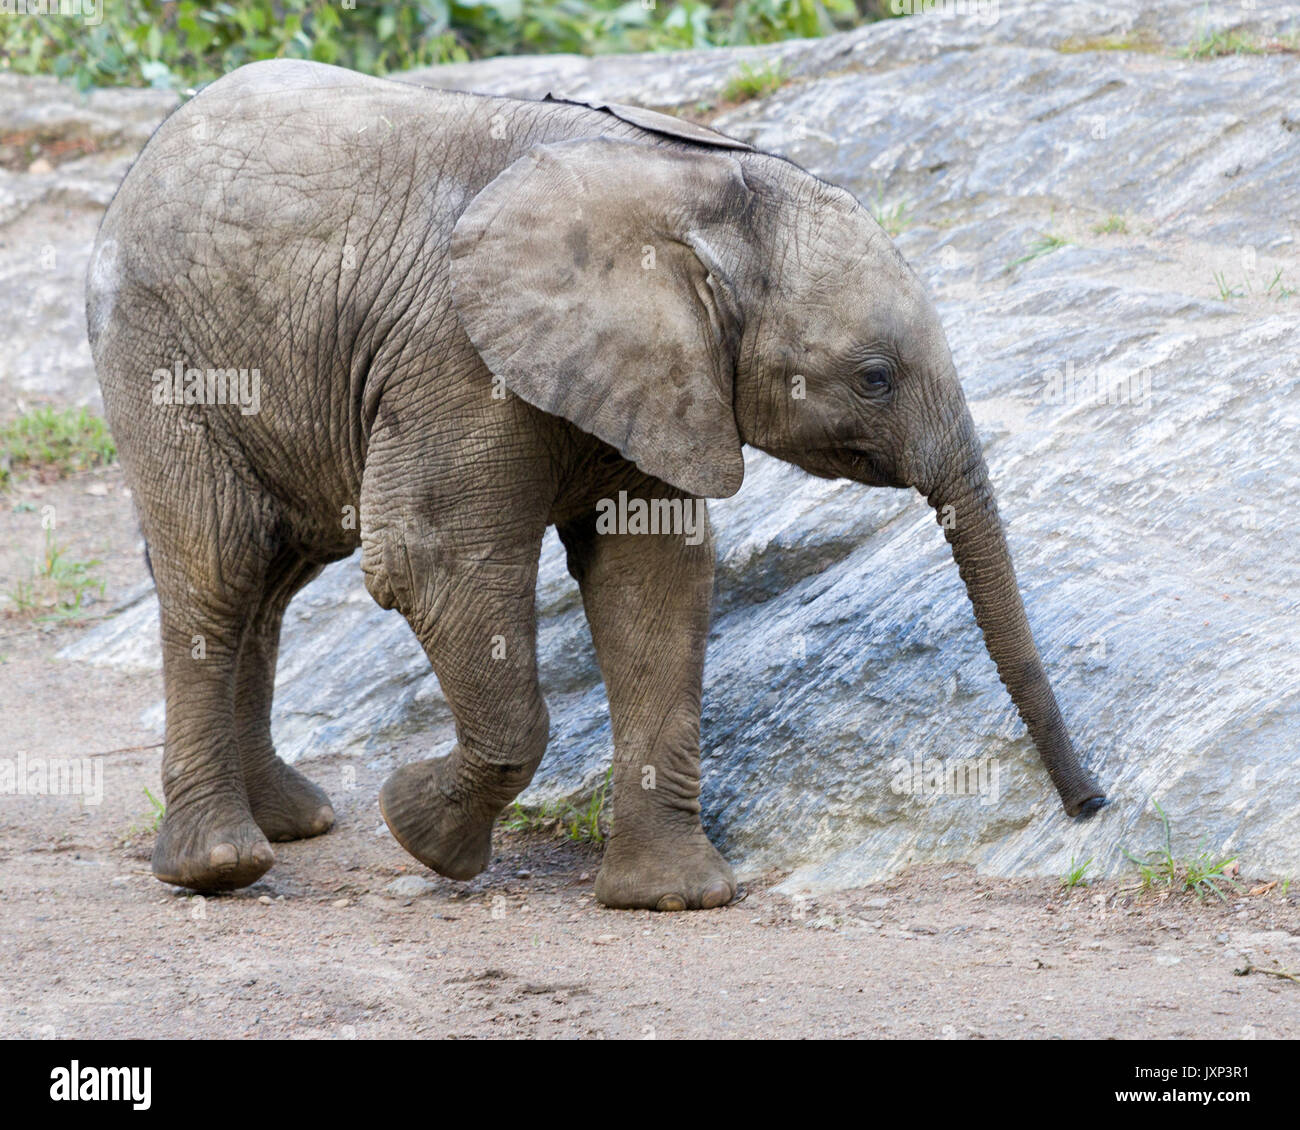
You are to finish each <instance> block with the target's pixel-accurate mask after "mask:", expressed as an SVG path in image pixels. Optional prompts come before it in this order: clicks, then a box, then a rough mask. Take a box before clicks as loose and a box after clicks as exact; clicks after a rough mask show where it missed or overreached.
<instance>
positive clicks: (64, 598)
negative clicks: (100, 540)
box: [9, 527, 104, 621]
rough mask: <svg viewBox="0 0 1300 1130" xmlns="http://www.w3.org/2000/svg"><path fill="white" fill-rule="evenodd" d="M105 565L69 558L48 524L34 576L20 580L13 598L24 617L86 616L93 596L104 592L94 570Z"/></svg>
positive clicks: (99, 595) (13, 592)
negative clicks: (94, 574)
mask: <svg viewBox="0 0 1300 1130" xmlns="http://www.w3.org/2000/svg"><path fill="white" fill-rule="evenodd" d="M101 564H103V563H102V562H101V561H99V560H94V561H71V560H69V559H68V558H67V556H66V555H65V553H64V551H63V550H62V549H61V548H60V547H59V545H58V541H57V539H56V538H55V536H54V531H53V530H52V529H49V528H48V527H47V528H46V530H45V550H44V552H43V553H42V555H41V558H40V559H39V560H38V561H37V562H36V564H35V567H34V568H33V569H32V575H31V577H30V579H28V580H26V581H19V582H18V584H17V585H16V586H15V587H14V588H13V589H12V590H11V591H10V593H9V599H10V600H11V601H12V602H13V605H14V608H15V609H16V610H17V612H18V615H20V616H27V617H33V618H36V619H39V620H45V621H48V620H77V619H82V618H83V616H84V612H85V608H86V605H87V604H89V603H90V598H91V597H92V595H93V596H95V597H103V595H104V582H103V581H102V580H100V579H99V578H98V577H95V576H92V574H91V572H90V571H91V570H92V569H94V568H95V567H96V566H97V565H101ZM41 613H44V615H40V614H41Z"/></svg>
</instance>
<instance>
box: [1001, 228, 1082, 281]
mask: <svg viewBox="0 0 1300 1130" xmlns="http://www.w3.org/2000/svg"><path fill="white" fill-rule="evenodd" d="M1069 245H1070V241H1069V240H1068V239H1066V238H1064V237H1063V236H1059V235H1053V234H1052V233H1051V232H1044V233H1043V234H1042V235H1041V236H1039V237H1038V238H1037V239H1036V240H1034V242H1033V243H1031V244H1030V245H1029V249H1028V250H1027V251H1026V252H1025V253H1024V254H1023V255H1021V256H1020V258H1019V259H1012V260H1011V262H1010V263H1008V264H1007V265H1006V266H1005V267H1004V268H1003V272H1004V273H1008V272H1010V271H1014V270H1015V269H1016V268H1017V267H1019V266H1020V265H1021V264H1022V263H1031V262H1033V261H1034V260H1035V259H1041V258H1042V257H1043V256H1044V255H1050V254H1051V253H1052V252H1053V251H1059V250H1060V249H1061V248H1062V247H1068V246H1069Z"/></svg>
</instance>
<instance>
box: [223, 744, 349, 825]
mask: <svg viewBox="0 0 1300 1130" xmlns="http://www.w3.org/2000/svg"><path fill="white" fill-rule="evenodd" d="M244 786H245V788H246V789H247V790H248V807H249V809H250V811H251V812H252V814H253V820H254V821H255V822H256V824H257V826H258V827H259V828H261V829H262V833H263V834H264V835H265V836H266V838H267V839H268V840H270V841H271V842H272V843H284V842H285V841H287V840H306V839H310V838H311V837H312V836H320V835H323V834H324V833H325V832H328V831H329V830H330V829H331V828H332V827H333V826H334V807H333V805H331V804H330V798H329V797H328V796H326V795H325V791H324V790H323V789H322V788H320V786H319V785H316V784H313V783H312V782H311V781H309V780H308V779H307V778H306V777H304V776H303V775H302V774H301V773H299V772H298V770H296V769H295V768H293V766H291V765H286V764H285V763H284V762H283V761H281V760H280V759H279V758H278V757H276V755H275V754H271V755H270V757H269V758H268V759H267V760H266V762H265V764H264V766H262V767H261V768H259V769H258V770H257V771H255V772H254V771H249V770H247V769H245V772H244Z"/></svg>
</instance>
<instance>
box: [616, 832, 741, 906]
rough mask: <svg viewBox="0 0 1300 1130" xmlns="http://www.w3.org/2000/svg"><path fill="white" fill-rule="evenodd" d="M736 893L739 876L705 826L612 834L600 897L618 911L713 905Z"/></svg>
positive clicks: (728, 900) (728, 899)
mask: <svg viewBox="0 0 1300 1130" xmlns="http://www.w3.org/2000/svg"><path fill="white" fill-rule="evenodd" d="M735 896H736V877H735V875H734V874H733V873H732V870H731V867H730V865H729V864H728V863H727V861H726V860H725V859H723V858H722V856H721V855H719V854H718V849H717V848H715V847H714V846H713V845H712V844H711V843H709V839H708V837H707V836H706V835H705V834H704V831H703V829H700V830H699V831H697V832H694V833H692V834H690V835H686V836H681V835H678V836H671V837H665V838H663V839H633V838H630V837H620V836H619V835H618V834H617V832H616V833H615V834H614V835H613V836H611V837H610V841H609V846H608V847H606V849H605V859H604V861H603V862H602V864H601V868H600V872H599V874H597V876H596V898H597V900H599V901H600V902H601V903H603V904H604V905H605V906H608V907H613V908H614V909H616V910H635V909H641V910H711V909H713V908H714V907H717V906H725V905H726V904H727V903H729V902H730V901H731V900H732V899H733V898H735Z"/></svg>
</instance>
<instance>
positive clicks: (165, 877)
mask: <svg viewBox="0 0 1300 1130" xmlns="http://www.w3.org/2000/svg"><path fill="white" fill-rule="evenodd" d="M274 862H275V852H273V851H272V850H271V845H270V844H269V843H267V842H266V837H265V836H264V835H263V834H262V830H261V829H260V828H259V827H258V826H257V825H256V824H255V823H254V822H253V819H252V817H251V816H249V815H248V813H247V812H241V811H239V809H238V808H237V807H236V806H234V805H228V806H226V805H223V806H220V807H212V806H207V807H204V808H202V809H198V808H195V807H189V808H178V807H177V806H175V805H168V807H167V811H166V814H165V815H164V816H163V824H162V828H161V829H160V830H159V832H158V840H157V842H156V843H155V844H154V849H153V873H154V876H155V877H156V878H158V879H160V880H162V882H164V883H171V884H173V885H175V886H177V887H188V888H189V889H190V890H192V891H200V892H203V893H207V892H212V891H233V890H236V889H238V888H239V887H246V886H248V884H249V883H254V882H256V881H257V880H258V879H260V878H261V877H262V876H263V875H265V874H266V872H267V870H268V869H269V868H270V866H271V864H273V863H274Z"/></svg>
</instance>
